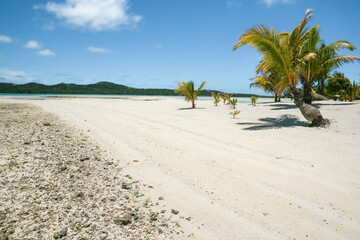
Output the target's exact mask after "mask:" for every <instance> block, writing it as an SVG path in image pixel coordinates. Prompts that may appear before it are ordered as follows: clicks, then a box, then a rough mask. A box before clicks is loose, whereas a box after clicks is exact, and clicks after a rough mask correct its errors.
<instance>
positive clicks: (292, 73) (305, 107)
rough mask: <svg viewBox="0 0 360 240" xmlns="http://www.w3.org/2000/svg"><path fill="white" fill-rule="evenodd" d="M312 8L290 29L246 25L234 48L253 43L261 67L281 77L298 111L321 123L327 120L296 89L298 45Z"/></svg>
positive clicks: (302, 38)
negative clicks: (290, 30)
mask: <svg viewBox="0 0 360 240" xmlns="http://www.w3.org/2000/svg"><path fill="white" fill-rule="evenodd" d="M312 12H313V11H312V10H307V11H306V14H305V16H304V18H303V19H302V21H301V22H300V24H299V25H298V26H297V27H296V28H295V29H294V30H293V31H292V32H291V33H287V32H283V33H279V32H278V31H275V30H274V29H273V28H268V27H266V26H264V25H260V26H257V27H252V28H249V29H248V30H247V31H246V32H245V33H244V34H243V35H241V36H240V41H239V42H238V43H237V44H235V46H234V48H233V49H234V50H236V49H238V48H239V47H241V46H243V45H250V46H252V47H254V48H255V49H256V50H257V51H258V52H259V53H260V54H262V57H263V62H264V64H263V68H264V69H265V70H272V71H275V72H276V75H277V76H281V77H282V78H281V79H282V81H284V83H286V84H288V85H289V88H290V93H291V95H292V97H293V99H294V102H295V104H296V106H297V107H298V108H299V109H300V111H301V113H302V115H303V116H304V117H305V118H306V119H307V120H308V121H310V122H311V124H312V126H325V125H328V124H329V123H330V122H329V120H327V119H324V118H323V116H322V115H321V113H320V111H319V110H318V109H317V108H314V107H313V106H311V105H309V104H306V103H304V101H303V99H301V98H300V94H299V92H298V90H297V88H296V87H297V84H298V82H299V73H300V71H299V69H300V68H301V64H302V63H301V60H302V59H301V57H302V56H301V55H300V53H301V49H302V47H303V45H304V42H305V41H306V37H307V32H308V30H307V29H306V25H307V23H308V22H309V20H310V19H311V17H312Z"/></svg>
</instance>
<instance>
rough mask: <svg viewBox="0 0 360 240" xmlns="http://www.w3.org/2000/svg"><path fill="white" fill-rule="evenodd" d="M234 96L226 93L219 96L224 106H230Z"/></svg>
mask: <svg viewBox="0 0 360 240" xmlns="http://www.w3.org/2000/svg"><path fill="white" fill-rule="evenodd" d="M234 94H235V92H233V93H231V94H227V93H222V94H221V98H222V99H223V100H224V104H230V101H231V97H232V96H233V95H234Z"/></svg>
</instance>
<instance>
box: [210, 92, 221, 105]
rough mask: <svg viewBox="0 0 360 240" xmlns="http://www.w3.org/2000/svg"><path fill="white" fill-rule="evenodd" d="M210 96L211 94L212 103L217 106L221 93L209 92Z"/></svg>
mask: <svg viewBox="0 0 360 240" xmlns="http://www.w3.org/2000/svg"><path fill="white" fill-rule="evenodd" d="M211 96H212V98H213V101H214V104H215V106H217V105H218V103H219V102H220V96H221V93H219V92H218V93H217V94H216V93H215V92H211Z"/></svg>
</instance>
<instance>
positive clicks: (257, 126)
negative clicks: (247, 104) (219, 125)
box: [237, 114, 310, 131]
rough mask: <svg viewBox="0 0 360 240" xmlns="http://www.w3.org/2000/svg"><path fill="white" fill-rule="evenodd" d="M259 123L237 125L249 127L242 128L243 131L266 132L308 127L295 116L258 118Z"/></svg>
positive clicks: (306, 123) (307, 124)
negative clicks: (285, 128) (277, 129)
mask: <svg viewBox="0 0 360 240" xmlns="http://www.w3.org/2000/svg"><path fill="white" fill-rule="evenodd" d="M259 121H261V123H254V122H240V123H237V124H239V125H245V126H246V125H249V127H246V128H244V130H252V131H253V130H266V129H274V128H284V127H295V126H299V127H309V126H310V124H309V123H308V122H305V121H300V120H299V119H298V118H297V117H296V116H294V115H289V114H285V115H282V116H280V117H278V118H260V119H259Z"/></svg>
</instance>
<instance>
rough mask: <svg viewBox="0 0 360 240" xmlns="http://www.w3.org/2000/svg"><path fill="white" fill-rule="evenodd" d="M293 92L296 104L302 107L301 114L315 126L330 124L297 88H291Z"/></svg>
mask: <svg viewBox="0 0 360 240" xmlns="http://www.w3.org/2000/svg"><path fill="white" fill-rule="evenodd" d="M291 94H292V96H293V98H294V103H295V105H296V106H297V107H298V108H299V109H300V112H301V114H302V115H303V116H304V117H305V118H306V120H308V121H310V122H311V126H313V127H326V126H328V125H330V121H329V120H328V119H326V118H323V116H322V115H321V113H320V111H319V109H317V108H315V107H313V106H311V105H309V104H307V103H305V102H304V100H302V99H301V98H300V95H299V92H298V91H297V89H296V88H291Z"/></svg>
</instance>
